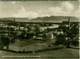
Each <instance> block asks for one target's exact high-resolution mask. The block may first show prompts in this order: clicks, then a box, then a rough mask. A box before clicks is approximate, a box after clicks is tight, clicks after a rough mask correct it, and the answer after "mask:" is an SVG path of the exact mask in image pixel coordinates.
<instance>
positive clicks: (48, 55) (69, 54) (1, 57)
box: [0, 48, 79, 59]
mask: <svg viewBox="0 0 80 59" xmlns="http://www.w3.org/2000/svg"><path fill="white" fill-rule="evenodd" d="M5 56H12V57H5ZM17 56H18V57H17ZM0 59H79V50H78V49H71V48H64V49H59V50H50V51H43V52H37V53H13V52H7V51H0Z"/></svg>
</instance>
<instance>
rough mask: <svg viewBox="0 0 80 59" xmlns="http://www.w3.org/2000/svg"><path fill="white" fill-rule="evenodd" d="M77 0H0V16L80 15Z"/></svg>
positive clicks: (79, 5) (79, 6)
mask: <svg viewBox="0 0 80 59" xmlns="http://www.w3.org/2000/svg"><path fill="white" fill-rule="evenodd" d="M79 10H80V4H79V2H78V1H21V2H20V1H8V2H7V1H5V2H3V1H0V17H1V18H3V17H26V18H30V19H32V18H37V17H45V16H48V17H50V16H75V17H80V11H79Z"/></svg>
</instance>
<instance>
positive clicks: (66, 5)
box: [62, 2, 74, 12]
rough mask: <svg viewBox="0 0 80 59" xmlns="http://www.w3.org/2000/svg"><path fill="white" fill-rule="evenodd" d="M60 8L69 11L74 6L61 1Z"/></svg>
mask: <svg viewBox="0 0 80 59" xmlns="http://www.w3.org/2000/svg"><path fill="white" fill-rule="evenodd" d="M62 9H63V11H66V12H71V11H72V10H73V9H74V6H73V5H72V4H71V3H70V2H63V3H62Z"/></svg>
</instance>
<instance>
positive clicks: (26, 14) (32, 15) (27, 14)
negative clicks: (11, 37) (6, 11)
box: [14, 6, 39, 18]
mask: <svg viewBox="0 0 80 59" xmlns="http://www.w3.org/2000/svg"><path fill="white" fill-rule="evenodd" d="M14 16H15V17H28V18H36V17H39V14H38V13H37V12H34V11H26V9H25V8H24V7H23V6H21V9H20V10H19V11H18V13H16V14H15V15H14Z"/></svg>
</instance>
